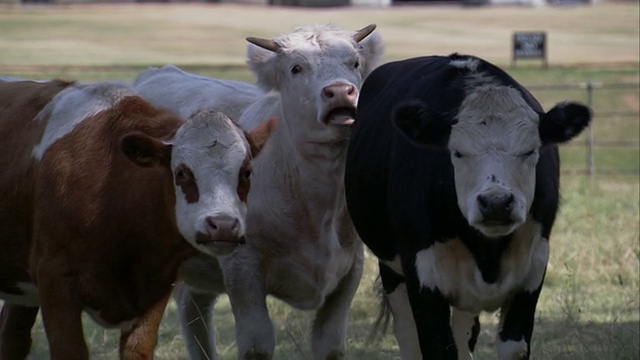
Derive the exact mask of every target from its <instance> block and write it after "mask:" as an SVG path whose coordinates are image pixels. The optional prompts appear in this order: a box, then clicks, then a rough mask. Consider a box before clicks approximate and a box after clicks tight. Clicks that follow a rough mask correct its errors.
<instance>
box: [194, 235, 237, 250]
mask: <svg viewBox="0 0 640 360" xmlns="http://www.w3.org/2000/svg"><path fill="white" fill-rule="evenodd" d="M244 243H245V237H244V236H241V237H239V238H229V239H219V238H218V239H216V238H211V237H208V236H206V235H204V234H200V233H198V234H197V235H196V244H198V245H204V246H210V247H222V248H226V247H235V246H238V245H242V244H244Z"/></svg>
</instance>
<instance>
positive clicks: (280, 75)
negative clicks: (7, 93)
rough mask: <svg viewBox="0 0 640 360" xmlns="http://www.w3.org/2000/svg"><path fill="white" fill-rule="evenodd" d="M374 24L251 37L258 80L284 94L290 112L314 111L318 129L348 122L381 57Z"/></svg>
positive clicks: (293, 115)
mask: <svg viewBox="0 0 640 360" xmlns="http://www.w3.org/2000/svg"><path fill="white" fill-rule="evenodd" d="M375 27H376V26H375V25H369V26H366V27H364V28H363V29H360V30H357V31H345V30H340V29H337V28H335V27H333V26H330V25H314V26H307V27H301V28H298V29H296V30H295V31H293V32H291V33H288V34H282V35H280V36H279V37H277V38H275V39H261V38H255V37H249V38H247V40H248V41H249V42H250V43H251V44H250V45H249V48H248V62H249V66H250V68H251V69H252V71H253V72H254V73H255V75H256V77H257V79H258V85H260V86H261V87H263V88H265V89H267V90H276V91H278V92H280V93H281V94H282V107H283V111H284V112H285V114H287V115H290V116H286V117H287V118H290V119H291V120H297V121H300V122H301V121H303V120H304V119H307V118H309V116H310V115H311V114H314V118H315V119H314V120H315V121H314V123H313V124H312V125H311V126H313V127H314V128H315V129H326V128H336V127H345V126H349V125H351V124H352V123H353V121H354V116H355V111H356V104H357V101H358V96H359V89H360V86H361V85H362V81H363V79H364V78H365V77H366V76H367V75H368V74H369V73H370V72H371V71H372V70H373V69H374V68H375V67H377V66H378V64H379V62H380V60H381V56H382V45H381V40H380V37H379V36H378V35H377V34H373V35H371V36H369V35H370V34H371V33H372V32H373V30H374V29H375ZM287 125H288V126H289V127H292V126H293V127H295V126H296V124H291V123H289V124H287ZM305 126H307V125H302V127H305ZM294 131H295V129H294Z"/></svg>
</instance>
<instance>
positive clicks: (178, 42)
mask: <svg viewBox="0 0 640 360" xmlns="http://www.w3.org/2000/svg"><path fill="white" fill-rule="evenodd" d="M328 22H331V23H334V24H336V25H338V26H341V27H344V28H352V29H356V28H360V27H362V26H364V25H367V24H369V23H376V24H378V30H377V31H378V32H379V33H380V34H382V36H383V38H384V41H385V44H386V50H387V51H386V53H387V57H386V58H387V60H396V59H400V58H406V57H412V56H419V55H424V54H448V53H452V52H462V53H472V54H475V55H478V56H480V57H483V58H486V59H487V60H489V61H492V62H495V63H498V64H508V63H509V62H510V59H511V36H512V33H513V32H514V31H546V32H547V34H548V39H549V40H548V42H549V43H548V46H549V49H548V54H549V61H550V63H551V64H552V65H567V64H600V65H601V64H612V63H627V64H629V63H635V64H637V63H638V60H639V50H638V49H639V45H638V44H639V15H638V3H637V2H625V3H611V2H605V3H598V4H594V5H592V6H573V7H540V8H532V7H481V8H475V7H474V8H464V7H459V6H395V7H385V8H372V7H352V8H342V7H341V8H326V9H301V8H286V7H264V6H243V5H232V4H187V5H184V4H181V5H175V4H170V5H166V4H165V5H158V4H155V5H152V4H129V5H115V6H114V5H91V6H59V7H58V6H53V7H50V6H24V7H0V49H2V51H0V66H5V65H118V64H120V65H136V64H137V65H148V64H150V63H152V64H166V63H174V64H183V65H185V64H209V65H220V64H236V65H242V64H243V63H244V53H245V48H246V42H245V41H244V38H245V37H246V36H261V37H272V36H276V35H278V34H279V33H281V32H285V31H289V30H290V29H292V28H294V27H295V26H299V25H303V24H308V23H328ZM0 71H1V69H0Z"/></svg>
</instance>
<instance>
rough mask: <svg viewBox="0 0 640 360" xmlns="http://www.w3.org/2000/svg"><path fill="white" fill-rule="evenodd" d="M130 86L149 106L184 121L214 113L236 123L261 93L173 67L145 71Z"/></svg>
mask: <svg viewBox="0 0 640 360" xmlns="http://www.w3.org/2000/svg"><path fill="white" fill-rule="evenodd" d="M133 86H134V88H135V90H136V91H137V92H138V93H140V94H141V95H142V96H144V97H145V98H146V99H148V100H149V101H151V102H152V103H154V104H156V105H157V106H161V107H164V108H168V109H172V110H173V111H177V112H179V113H180V115H182V116H183V117H184V118H189V117H191V116H192V115H193V114H195V113H197V112H199V111H203V110H215V111H220V112H223V113H225V114H226V115H227V116H229V117H230V118H231V119H232V120H234V121H238V119H239V118H240V116H241V114H242V112H243V111H244V109H245V108H246V107H248V106H249V105H251V104H253V103H254V102H255V100H256V99H257V98H258V97H259V96H260V95H262V94H263V91H262V90H261V89H259V88H258V87H257V86H255V85H252V84H249V83H244V82H240V81H234V80H221V79H214V78H207V77H204V76H199V75H196V74H192V73H188V72H186V71H184V70H182V69H180V68H178V67H175V66H173V65H167V66H165V67H162V68H150V69H148V70H145V71H144V72H142V73H141V74H140V75H139V76H138V77H137V78H136V80H135V81H134V85H133Z"/></svg>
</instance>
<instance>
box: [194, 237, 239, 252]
mask: <svg viewBox="0 0 640 360" xmlns="http://www.w3.org/2000/svg"><path fill="white" fill-rule="evenodd" d="M244 242H245V238H244V236H243V237H240V238H237V239H229V240H211V239H204V238H203V237H199V238H197V239H196V244H195V248H196V249H197V250H198V251H200V252H202V253H204V254H207V255H212V256H224V255H229V254H231V253H232V252H233V250H235V249H236V248H237V247H238V246H240V245H242V244H244Z"/></svg>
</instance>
